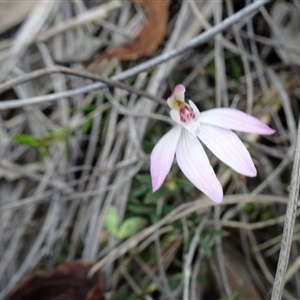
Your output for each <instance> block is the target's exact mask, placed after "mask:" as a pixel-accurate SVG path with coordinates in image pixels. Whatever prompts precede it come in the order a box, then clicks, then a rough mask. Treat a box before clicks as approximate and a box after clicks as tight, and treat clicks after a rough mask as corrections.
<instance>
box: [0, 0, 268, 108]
mask: <svg viewBox="0 0 300 300" xmlns="http://www.w3.org/2000/svg"><path fill="white" fill-rule="evenodd" d="M269 1H270V0H260V1H256V2H254V3H252V4H250V5H248V6H246V7H245V8H243V9H241V10H240V11H238V12H237V13H235V14H234V15H232V16H230V17H228V18H227V19H225V20H224V21H223V22H221V23H219V24H217V25H215V26H214V27H212V28H210V29H208V30H206V31H204V32H203V33H201V34H199V35H198V36H196V37H195V38H193V39H191V40H190V41H189V42H188V43H187V44H186V45H184V46H182V47H179V48H175V49H172V50H170V51H168V52H166V53H163V54H161V55H158V56H156V57H154V58H152V59H149V60H147V61H146V62H144V63H141V64H139V65H137V66H135V67H133V68H131V69H128V70H126V71H125V72H122V73H120V74H118V75H116V76H113V77H112V79H113V80H124V79H126V78H129V77H131V76H135V75H136V74H139V73H141V72H144V71H146V70H148V69H150V68H153V67H155V66H157V65H159V64H161V63H163V62H166V61H168V60H170V59H171V58H174V57H176V56H179V55H181V54H183V53H184V52H186V51H187V50H190V49H192V48H194V47H196V46H198V45H200V44H203V43H205V42H206V41H208V40H209V39H211V38H212V37H214V36H215V35H216V34H217V33H219V32H221V31H224V30H226V29H227V28H229V27H230V26H232V25H233V24H235V23H236V22H238V21H240V20H242V19H243V18H247V16H251V17H253V13H255V12H257V11H258V9H259V8H260V7H262V6H263V5H265V4H266V3H268V2H269ZM104 86H105V84H103V83H101V82H97V83H94V84H91V85H88V86H85V87H82V88H78V89H74V90H71V91H66V92H61V93H58V94H52V95H46V96H41V97H33V98H28V99H25V100H10V101H5V102H1V103H0V110H5V109H11V108H17V107H23V106H25V105H32V104H38V103H42V102H47V101H55V100H58V99H61V98H66V97H71V96H74V95H78V94H84V93H88V92H90V91H92V90H97V89H100V88H103V87H104Z"/></svg>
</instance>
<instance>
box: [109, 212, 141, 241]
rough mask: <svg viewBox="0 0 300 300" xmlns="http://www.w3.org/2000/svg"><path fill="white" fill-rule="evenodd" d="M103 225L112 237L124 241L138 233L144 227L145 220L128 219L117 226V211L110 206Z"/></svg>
mask: <svg viewBox="0 0 300 300" xmlns="http://www.w3.org/2000/svg"><path fill="white" fill-rule="evenodd" d="M104 224H105V227H106V228H107V230H108V231H109V232H110V233H111V234H112V235H113V236H115V237H117V238H119V239H126V238H129V237H131V236H133V235H134V234H136V233H137V232H138V231H140V230H141V229H142V228H143V227H144V225H145V220H144V219H143V218H141V217H130V218H128V219H126V220H124V221H123V222H122V223H121V224H120V226H118V224H119V215H118V212H117V209H116V207H114V206H111V207H109V208H108V211H107V214H106V216H105V220H104Z"/></svg>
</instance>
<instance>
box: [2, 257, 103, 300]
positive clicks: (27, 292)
mask: <svg viewBox="0 0 300 300" xmlns="http://www.w3.org/2000/svg"><path fill="white" fill-rule="evenodd" d="M91 267H92V264H91V263H87V262H78V261H77V262H74V261H71V262H67V263H65V264H63V265H61V266H59V267H58V268H57V269H56V270H55V271H53V272H36V273H35V274H33V275H29V276H27V277H26V278H25V279H24V280H23V281H22V282H21V283H20V284H19V285H18V286H17V287H16V288H15V289H14V290H13V291H12V293H11V294H10V295H9V297H8V298H7V300H36V299H43V300H58V299H59V300H104V279H103V276H102V273H101V272H98V273H97V274H95V275H93V276H92V277H91V278H89V277H88V272H89V270H90V268H91Z"/></svg>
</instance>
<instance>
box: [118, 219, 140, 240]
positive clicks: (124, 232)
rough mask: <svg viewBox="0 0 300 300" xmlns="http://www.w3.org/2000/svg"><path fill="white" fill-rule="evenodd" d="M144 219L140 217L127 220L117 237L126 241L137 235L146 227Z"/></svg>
mask: <svg viewBox="0 0 300 300" xmlns="http://www.w3.org/2000/svg"><path fill="white" fill-rule="evenodd" d="M144 224H145V222H144V219H143V218H140V217H132V218H128V219H127V220H125V221H124V222H123V223H122V224H121V226H120V229H119V230H118V234H117V236H118V237H119V238H120V239H125V238H128V237H130V236H133V235H134V234H135V233H137V232H138V231H139V230H140V229H142V228H143V227H144Z"/></svg>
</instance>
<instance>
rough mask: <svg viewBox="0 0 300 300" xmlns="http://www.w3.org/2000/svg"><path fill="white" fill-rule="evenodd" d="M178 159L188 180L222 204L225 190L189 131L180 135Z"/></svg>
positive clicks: (197, 141) (198, 142) (184, 131)
mask: <svg viewBox="0 0 300 300" xmlns="http://www.w3.org/2000/svg"><path fill="white" fill-rule="evenodd" d="M176 159H177V163H178V165H179V167H180V169H181V170H182V172H183V173H184V175H185V176H186V177H187V179H188V180H190V181H191V182H192V183H193V184H194V185H195V186H196V187H197V188H198V189H199V190H201V191H202V192H203V193H204V194H206V195H207V196H208V197H209V198H211V199H212V200H213V201H215V202H216V203H221V202H222V199H223V189H222V186H221V184H220V182H219V180H218V178H217V177H216V174H215V172H214V170H213V168H212V166H211V165H210V162H209V160H208V157H207V155H206V153H205V151H204V149H203V147H202V145H201V143H200V141H199V140H198V139H197V137H195V136H194V135H193V134H192V133H190V132H189V131H187V130H182V133H181V135H180V139H179V141H178V144H177V149H176Z"/></svg>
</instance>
